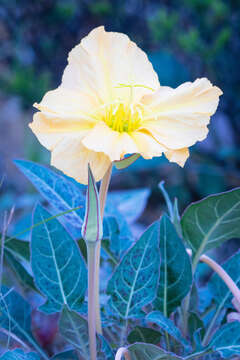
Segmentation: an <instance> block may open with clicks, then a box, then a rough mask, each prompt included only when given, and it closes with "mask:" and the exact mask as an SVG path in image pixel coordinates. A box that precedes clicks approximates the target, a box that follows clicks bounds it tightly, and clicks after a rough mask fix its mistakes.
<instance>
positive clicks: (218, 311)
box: [202, 306, 222, 346]
mask: <svg viewBox="0 0 240 360" xmlns="http://www.w3.org/2000/svg"><path fill="white" fill-rule="evenodd" d="M221 310H222V307H221V306H219V307H218V308H217V311H216V312H215V314H214V316H213V318H212V320H211V321H210V324H209V326H208V328H207V331H206V333H205V335H204V338H203V341H202V344H203V346H206V345H207V343H208V341H209V338H210V336H211V333H212V330H213V328H214V325H215V323H216V320H217V318H218V316H219V315H220V312H221Z"/></svg>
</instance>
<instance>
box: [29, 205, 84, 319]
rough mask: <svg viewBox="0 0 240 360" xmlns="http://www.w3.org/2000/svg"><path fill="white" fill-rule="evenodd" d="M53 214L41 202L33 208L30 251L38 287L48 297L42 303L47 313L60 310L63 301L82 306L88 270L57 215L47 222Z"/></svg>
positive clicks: (75, 306)
mask: <svg viewBox="0 0 240 360" xmlns="http://www.w3.org/2000/svg"><path fill="white" fill-rule="evenodd" d="M49 216H50V214H49V213H48V211H47V210H45V209H44V208H42V207H41V206H40V205H38V206H37V207H36V210H35V212H34V219H33V221H34V223H37V222H41V221H42V222H43V224H42V225H40V226H38V227H36V228H33V231H32V241H31V251H32V259H31V263H32V270H33V274H34V278H35V282H36V285H37V287H38V288H39V290H40V291H41V292H42V293H43V294H44V295H45V296H46V297H47V302H46V303H45V304H44V305H42V306H41V308H40V309H41V310H42V311H44V312H46V313H52V312H57V311H60V310H61V308H62V306H63V305H67V306H68V307H69V308H70V309H72V310H78V309H79V308H81V304H82V302H83V300H84V296H85V291H86V288H87V270H86V265H85V263H84V260H83V258H82V256H81V254H80V251H79V248H78V246H77V244H76V243H75V241H74V240H73V239H72V238H71V236H70V235H69V233H68V232H67V231H66V230H65V228H64V227H63V226H62V225H61V223H60V222H59V221H58V220H57V219H53V220H51V221H49V222H46V223H45V222H44V219H46V218H48V217H49Z"/></svg>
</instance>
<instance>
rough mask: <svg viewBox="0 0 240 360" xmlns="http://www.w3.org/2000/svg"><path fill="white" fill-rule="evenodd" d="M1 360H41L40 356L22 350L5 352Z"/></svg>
mask: <svg viewBox="0 0 240 360" xmlns="http://www.w3.org/2000/svg"><path fill="white" fill-rule="evenodd" d="M0 359H1V360H40V357H39V355H38V354H36V353H33V352H29V353H24V352H23V350H21V349H15V350H12V351H7V352H5V353H4V354H3V355H2V356H1V357H0Z"/></svg>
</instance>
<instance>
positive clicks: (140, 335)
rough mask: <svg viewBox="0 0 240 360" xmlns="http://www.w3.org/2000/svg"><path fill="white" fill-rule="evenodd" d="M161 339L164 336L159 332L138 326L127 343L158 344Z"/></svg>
mask: <svg viewBox="0 0 240 360" xmlns="http://www.w3.org/2000/svg"><path fill="white" fill-rule="evenodd" d="M161 337H162V334H161V333H160V332H159V331H156V330H154V329H151V328H145V327H142V326H136V327H135V328H134V329H133V330H132V331H131V332H130V334H129V335H128V337H127V341H128V342H129V344H134V343H135V342H145V343H149V344H158V343H159V342H160V340H161Z"/></svg>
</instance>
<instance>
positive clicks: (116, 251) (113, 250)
mask: <svg viewBox="0 0 240 360" xmlns="http://www.w3.org/2000/svg"><path fill="white" fill-rule="evenodd" d="M102 244H103V249H104V250H105V252H106V253H107V255H108V256H109V258H110V259H111V260H113V262H114V264H115V265H116V264H117V260H116V259H118V260H120V259H121V257H122V255H123V254H124V252H126V250H127V249H129V247H130V246H131V245H132V242H131V241H130V240H129V238H128V237H127V238H126V237H124V236H122V234H121V231H120V228H119V225H118V222H117V220H116V218H115V217H113V216H106V217H105V218H104V221H103V241H102Z"/></svg>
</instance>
